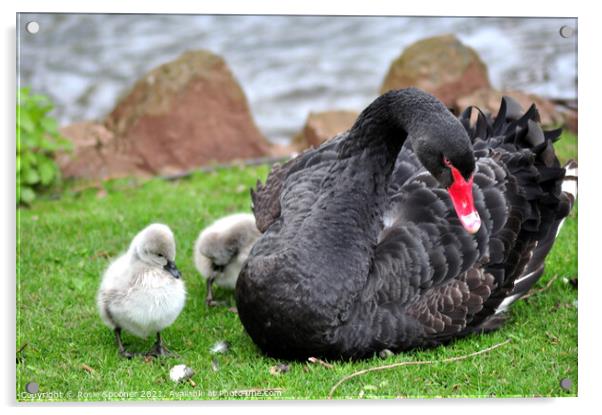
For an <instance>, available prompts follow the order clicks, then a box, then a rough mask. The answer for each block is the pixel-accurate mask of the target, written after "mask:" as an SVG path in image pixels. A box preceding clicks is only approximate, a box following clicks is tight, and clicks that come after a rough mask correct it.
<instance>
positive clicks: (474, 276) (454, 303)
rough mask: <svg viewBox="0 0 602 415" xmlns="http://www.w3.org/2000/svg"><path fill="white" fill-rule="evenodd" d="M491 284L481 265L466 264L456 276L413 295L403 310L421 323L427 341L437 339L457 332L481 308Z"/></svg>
mask: <svg viewBox="0 0 602 415" xmlns="http://www.w3.org/2000/svg"><path fill="white" fill-rule="evenodd" d="M494 285H495V282H494V278H493V277H492V276H491V275H489V274H487V273H485V272H484V271H483V270H482V269H477V268H470V269H469V270H468V271H466V272H465V273H464V274H463V275H462V276H460V277H459V278H457V279H453V280H451V281H448V282H446V283H445V284H442V285H438V286H435V287H433V288H431V289H429V290H427V291H425V292H424V293H423V294H422V295H420V296H416V297H415V298H414V299H413V300H412V301H411V302H410V303H409V304H408V305H407V307H406V313H407V314H408V315H409V316H411V317H413V318H415V319H416V320H418V322H419V323H420V324H421V325H422V326H423V327H424V332H425V334H426V335H427V336H428V337H429V341H436V342H441V341H444V340H445V338H446V337H451V336H454V335H457V334H458V333H460V332H461V331H462V330H464V329H465V328H466V327H467V325H468V324H469V323H470V321H471V319H472V316H474V315H475V314H477V313H478V312H479V311H481V309H482V308H483V303H484V302H485V301H486V300H487V299H488V298H489V296H490V294H491V291H492V289H493V287H494Z"/></svg>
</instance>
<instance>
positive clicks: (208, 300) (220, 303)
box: [205, 298, 226, 307]
mask: <svg viewBox="0 0 602 415" xmlns="http://www.w3.org/2000/svg"><path fill="white" fill-rule="evenodd" d="M205 303H206V304H207V307H218V306H225V305H226V302H225V301H216V300H214V299H212V298H206V299H205Z"/></svg>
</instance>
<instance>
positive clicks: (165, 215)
mask: <svg viewBox="0 0 602 415" xmlns="http://www.w3.org/2000/svg"><path fill="white" fill-rule="evenodd" d="M570 141H573V142H574V143H576V138H575V137H572V136H567V137H565V138H564V139H563V140H561V141H560V143H563V144H562V146H561V147H559V153H560V156H561V158H562V159H567V158H569V157H572V158H576V145H572V144H571V143H570ZM267 173H268V167H267V166H261V167H252V168H244V169H243V168H238V167H233V168H228V169H221V170H219V171H217V172H215V173H210V174H196V175H194V176H193V177H191V178H189V179H185V180H180V181H175V182H167V181H163V180H159V179H153V180H150V181H147V182H138V181H135V180H118V181H111V182H106V183H104V184H103V185H102V190H101V191H99V190H98V189H90V190H87V191H83V192H79V193H75V192H67V193H66V194H65V195H64V196H63V197H62V198H60V199H59V200H39V201H37V202H36V203H34V205H33V207H32V208H30V209H20V210H19V230H18V239H19V244H18V246H19V250H20V251H19V253H18V254H19V256H18V264H17V270H18V287H17V288H18V291H17V345H16V346H17V349H19V348H21V347H23V346H24V345H25V347H24V349H23V351H22V352H21V353H20V357H21V358H22V359H21V360H20V362H19V363H17V400H19V401H29V400H31V399H32V396H30V395H28V394H26V393H24V391H25V385H26V384H27V383H28V382H32V381H33V382H36V383H37V384H39V392H40V393H47V395H41V400H92V401H98V400H116V399H120V398H121V399H128V400H143V399H226V398H229V399H232V398H235V396H234V395H236V394H235V393H234V392H233V391H240V390H246V389H253V388H259V389H266V388H280V389H281V391H280V393H278V394H275V395H273V396H272V398H278V399H325V398H326V396H327V395H328V392H329V390H330V388H331V387H332V386H333V385H334V384H335V383H336V382H337V381H338V380H339V379H340V378H342V377H344V376H346V375H348V374H351V373H352V372H355V371H357V370H361V369H364V368H368V367H372V366H378V365H383V364H391V363H395V362H403V361H418V360H440V359H445V358H449V357H453V356H459V355H464V354H469V353H472V352H475V351H477V350H479V349H482V348H485V347H489V346H491V345H494V344H496V343H499V342H502V341H504V340H505V339H507V338H512V341H511V342H510V343H509V344H507V345H505V346H503V347H501V348H499V349H496V350H494V351H492V352H490V353H488V354H486V355H481V356H477V357H473V358H470V359H467V360H463V361H459V362H453V363H437V364H432V365H422V366H409V367H399V368H395V369H391V370H387V371H380V372H373V373H369V374H367V375H364V376H360V377H356V378H354V379H352V380H350V381H349V382H346V383H344V384H343V385H341V387H339V388H338V389H337V391H336V393H335V397H336V398H346V397H347V398H350V397H359V396H363V397H364V398H390V397H436V396H437V397H438V396H444V397H491V396H498V397H500V396H504V397H511V396H575V395H576V394H577V308H576V306H575V304H574V301H575V300H576V298H577V291H576V290H575V289H574V288H572V287H571V285H570V284H567V283H565V282H563V280H562V277H566V278H574V277H576V276H577V208H576V207H575V209H574V210H573V212H572V213H571V216H570V219H569V220H567V221H566V223H565V226H564V228H563V230H562V232H561V234H560V237H559V238H558V240H557V242H556V245H555V248H554V250H553V252H552V253H551V255H550V256H549V259H548V262H547V268H546V273H545V275H544V277H543V278H542V280H541V281H540V282H539V283H538V285H537V286H538V287H543V286H545V284H546V282H548V281H549V280H550V279H551V278H552V277H553V276H554V275H558V276H559V277H560V278H558V279H556V280H555V281H554V283H553V284H552V285H551V287H550V288H549V289H547V290H545V291H544V292H542V293H540V294H538V295H535V296H532V297H531V298H529V299H527V300H525V301H520V302H518V303H517V304H516V305H515V306H514V307H513V308H512V310H511V313H510V319H509V321H508V323H507V324H506V325H505V327H504V328H503V329H501V330H499V331H498V332H495V333H491V334H487V335H482V336H472V337H469V338H466V339H463V340H460V341H457V342H454V343H452V344H451V345H449V346H446V347H439V348H435V349H431V350H423V351H415V352H411V353H403V354H399V355H396V356H392V357H390V358H387V359H379V358H373V359H369V360H365V361H361V362H355V363H350V362H336V363H334V368H332V369H329V368H326V367H323V366H320V365H310V364H305V363H291V364H290V371H289V372H288V373H284V374H280V375H272V374H270V368H271V367H272V366H274V365H276V364H278V363H280V362H278V361H276V360H274V359H270V358H266V357H264V356H262V355H261V354H260V352H259V350H258V349H257V348H256V347H255V345H254V344H253V343H252V341H251V340H250V338H249V337H248V336H247V335H246V334H245V332H244V330H243V327H242V325H241V324H240V322H239V320H238V317H237V316H236V315H235V314H233V313H231V312H229V311H228V310H227V309H226V308H225V307H222V308H213V309H207V307H205V304H204V302H203V299H204V296H205V287H204V283H203V282H202V280H201V279H200V277H199V275H198V274H197V272H196V270H195V268H194V266H193V262H192V246H193V243H194V240H195V238H196V236H197V234H198V232H199V231H200V230H201V229H202V228H203V227H204V226H206V225H208V224H209V223H211V222H212V221H213V220H215V219H217V218H219V217H221V216H223V215H226V214H228V213H232V212H237V211H248V210H249V195H248V188H249V187H251V186H252V185H254V183H255V181H256V180H257V178H258V177H259V178H262V179H264V178H265V176H266V175H267ZM155 221H157V222H163V223H167V224H169V226H170V227H171V228H172V229H173V231H174V233H175V235H176V238H177V244H178V257H177V264H178V266H179V268H180V269H181V271H182V273H183V276H184V279H185V281H186V285H187V290H188V301H187V304H186V307H185V309H184V311H183V312H182V314H181V315H180V317H179V318H178V320H176V322H175V323H174V325H173V326H171V327H170V328H168V329H167V330H165V332H164V338H165V340H166V343H167V344H168V345H169V347H170V348H171V349H172V350H174V351H176V352H177V353H179V354H180V356H181V357H180V358H167V359H160V360H152V361H150V362H145V361H143V360H142V359H141V358H138V359H133V360H124V359H121V358H120V357H119V356H118V354H117V350H116V347H115V343H114V338H113V334H112V333H111V331H110V330H109V329H107V328H106V327H105V326H104V325H103V324H102V323H101V321H100V319H99V317H98V315H97V312H96V308H95V295H96V290H97V288H98V285H99V281H100V276H101V274H102V272H103V270H104V269H105V268H106V266H107V265H108V263H109V260H110V259H109V258H110V257H113V256H115V255H117V254H119V253H120V252H122V251H123V250H125V249H126V248H127V246H128V244H129V242H130V240H131V238H132V237H133V235H134V234H136V233H137V232H138V231H139V230H140V229H142V228H143V227H144V226H146V225H147V224H149V223H151V222H155ZM217 295H218V297H220V298H221V299H226V300H228V301H229V302H230V303H231V304H234V300H233V295H232V293H230V292H227V291H220V290H219V289H218V290H217ZM124 339H125V341H126V344H127V346H129V348H131V349H133V350H138V351H144V350H147V349H148V348H150V346H151V344H152V341H153V339H148V340H147V341H143V340H140V339H136V338H134V337H132V336H130V335H127V334H126V335H125V338H124ZM220 340H227V341H228V342H230V344H231V350H230V352H228V353H226V354H223V355H217V356H214V355H212V354H211V353H210V351H209V349H210V347H211V346H212V345H213V344H214V343H215V342H217V341H220ZM213 358H215V359H217V361H218V362H219V371H217V372H216V371H213V370H212V359H213ZM179 363H185V364H187V365H188V366H190V367H192V368H194V370H195V371H196V374H195V375H194V377H193V380H194V382H195V383H196V387H194V386H192V385H191V384H190V383H184V384H174V383H172V381H171V380H170V379H169V369H170V368H171V367H172V366H173V365H175V364H179ZM82 365H88V366H89V367H91V368H93V369H94V371H93V372H91V373H90V372H88V371H86V370H84V369H83V366H82ZM564 378H568V379H570V380H571V381H572V387H571V389H570V390H569V391H564V390H563V389H561V388H560V385H559V383H560V380H561V379H564ZM59 393H60V395H59ZM239 398H240V399H243V398H241V397H239ZM261 398H263V397H261ZM247 399H248V398H247Z"/></svg>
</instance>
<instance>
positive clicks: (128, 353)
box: [119, 349, 139, 359]
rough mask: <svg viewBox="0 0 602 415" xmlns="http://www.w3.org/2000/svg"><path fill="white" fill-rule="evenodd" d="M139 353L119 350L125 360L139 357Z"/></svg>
mask: <svg viewBox="0 0 602 415" xmlns="http://www.w3.org/2000/svg"><path fill="white" fill-rule="evenodd" d="M138 354H139V353H132V352H128V351H127V350H125V349H123V350H119V356H121V357H123V358H125V359H131V358H132V357H134V356H137V355H138Z"/></svg>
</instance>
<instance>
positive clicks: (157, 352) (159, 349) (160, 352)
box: [146, 333, 179, 357]
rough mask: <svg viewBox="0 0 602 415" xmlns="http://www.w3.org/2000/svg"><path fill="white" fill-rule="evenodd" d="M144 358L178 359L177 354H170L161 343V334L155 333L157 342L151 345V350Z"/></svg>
mask: <svg viewBox="0 0 602 415" xmlns="http://www.w3.org/2000/svg"><path fill="white" fill-rule="evenodd" d="M146 356H153V357H179V355H178V354H177V353H174V352H172V351H171V350H169V349H168V348H167V347H165V346H164V345H163V341H162V340H161V334H160V333H157V341H156V342H155V344H154V345H153V348H152V349H150V350H149V351H148V352H147V353H146Z"/></svg>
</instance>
